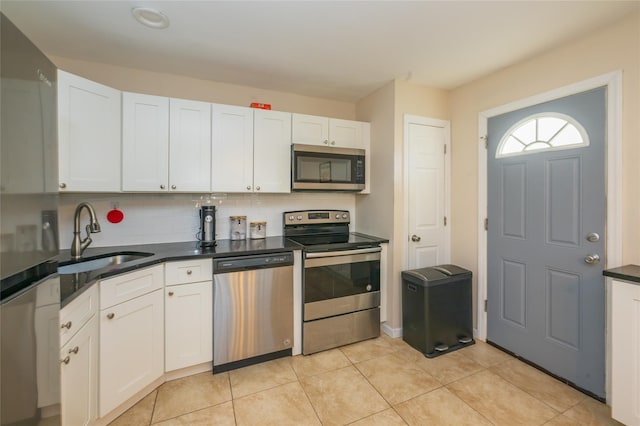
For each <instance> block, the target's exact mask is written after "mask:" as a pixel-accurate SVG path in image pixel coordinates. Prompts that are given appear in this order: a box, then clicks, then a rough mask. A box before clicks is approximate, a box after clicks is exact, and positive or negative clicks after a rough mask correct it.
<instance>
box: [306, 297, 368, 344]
mask: <svg viewBox="0 0 640 426" xmlns="http://www.w3.org/2000/svg"><path fill="white" fill-rule="evenodd" d="M379 335H380V308H374V309H368V310H365V311H358V312H353V313H350V314H346V315H340V316H337V317H331V318H325V319H321V320H316V321H310V322H305V323H304V325H303V335H302V353H303V354H305V355H309V354H312V353H314V352H319V351H324V350H326V349H331V348H335V347H338V346H342V345H348V344H349V343H354V342H359V341H361V340H366V339H371V338H374V337H378V336H379Z"/></svg>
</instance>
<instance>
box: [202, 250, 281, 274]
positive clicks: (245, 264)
mask: <svg viewBox="0 0 640 426" xmlns="http://www.w3.org/2000/svg"><path fill="white" fill-rule="evenodd" d="M290 265H293V253H291V252H286V253H272V254H262V255H248V256H238V257H226V258H222V259H214V260H213V273H214V274H223V273H226V272H234V271H246V270H251V269H264V268H278V267H281V266H290Z"/></svg>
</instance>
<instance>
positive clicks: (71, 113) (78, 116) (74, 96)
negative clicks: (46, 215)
mask: <svg viewBox="0 0 640 426" xmlns="http://www.w3.org/2000/svg"><path fill="white" fill-rule="evenodd" d="M120 111H121V105H120V91H119V90H116V89H112V88H111V87H107V86H104V85H102V84H98V83H95V82H93V81H91V80H87V79H85V78H82V77H78V76H76V75H73V74H69V73H67V72H64V71H60V70H59V71H58V163H59V175H60V189H61V190H62V191H91V192H114V191H120V168H121V165H120Z"/></svg>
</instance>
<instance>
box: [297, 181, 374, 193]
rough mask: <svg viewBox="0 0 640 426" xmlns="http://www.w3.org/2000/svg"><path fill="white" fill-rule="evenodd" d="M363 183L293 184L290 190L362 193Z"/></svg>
mask: <svg viewBox="0 0 640 426" xmlns="http://www.w3.org/2000/svg"><path fill="white" fill-rule="evenodd" d="M364 186H365V185H364V183H333V182H317V183H316V182H295V181H294V182H293V183H292V185H291V189H294V190H295V189H302V190H304V189H307V190H310V189H317V190H333V191H362V190H363V189H364Z"/></svg>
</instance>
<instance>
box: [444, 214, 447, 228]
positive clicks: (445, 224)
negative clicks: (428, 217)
mask: <svg viewBox="0 0 640 426" xmlns="http://www.w3.org/2000/svg"><path fill="white" fill-rule="evenodd" d="M444 226H447V217H446V216H445V217H444Z"/></svg>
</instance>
